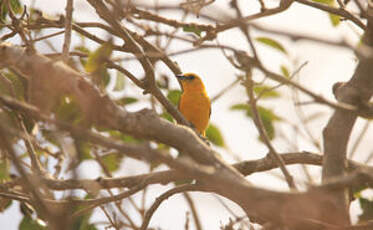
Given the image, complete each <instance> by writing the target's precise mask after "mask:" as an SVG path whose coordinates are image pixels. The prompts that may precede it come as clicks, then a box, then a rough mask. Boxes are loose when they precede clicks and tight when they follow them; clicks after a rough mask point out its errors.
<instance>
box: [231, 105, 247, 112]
mask: <svg viewBox="0 0 373 230" xmlns="http://www.w3.org/2000/svg"><path fill="white" fill-rule="evenodd" d="M230 110H245V111H248V110H250V106H249V105H248V104H235V105H233V106H231V108H230Z"/></svg>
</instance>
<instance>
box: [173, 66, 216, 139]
mask: <svg viewBox="0 0 373 230" xmlns="http://www.w3.org/2000/svg"><path fill="white" fill-rule="evenodd" d="M176 77H177V78H178V79H179V80H180V82H181V86H182V88H183V93H182V94H181V98H180V101H179V106H178V108H179V110H180V112H181V113H182V114H183V115H184V117H185V118H186V119H187V120H188V121H189V122H191V123H192V124H193V126H194V127H195V128H196V129H197V131H198V132H199V133H200V134H201V135H203V136H205V131H206V128H207V126H208V124H209V119H210V115H211V102H210V98H209V97H208V96H207V93H206V90H205V86H204V85H203V82H202V80H201V78H200V77H199V76H198V75H197V74H194V73H185V74H182V75H177V76H176Z"/></svg>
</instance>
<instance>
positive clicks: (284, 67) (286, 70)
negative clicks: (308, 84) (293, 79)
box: [280, 65, 290, 78]
mask: <svg viewBox="0 0 373 230" xmlns="http://www.w3.org/2000/svg"><path fill="white" fill-rule="evenodd" d="M280 68H281V73H282V75H284V77H286V78H290V72H289V70H288V68H287V67H286V66H284V65H281V67H280Z"/></svg>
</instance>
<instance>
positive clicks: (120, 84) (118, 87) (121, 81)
mask: <svg viewBox="0 0 373 230" xmlns="http://www.w3.org/2000/svg"><path fill="white" fill-rule="evenodd" d="M125 80H126V78H125V76H124V74H123V73H121V72H119V71H117V78H116V82H115V87H114V91H122V90H123V89H124V86H125V82H126V81H125Z"/></svg>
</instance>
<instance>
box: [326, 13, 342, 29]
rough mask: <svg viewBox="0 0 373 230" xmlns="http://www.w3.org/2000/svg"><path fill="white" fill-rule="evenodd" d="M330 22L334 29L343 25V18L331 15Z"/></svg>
mask: <svg viewBox="0 0 373 230" xmlns="http://www.w3.org/2000/svg"><path fill="white" fill-rule="evenodd" d="M329 19H330V22H331V23H332V25H333V26H334V27H336V26H338V25H339V24H340V23H341V17H340V16H338V15H335V14H329Z"/></svg>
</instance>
